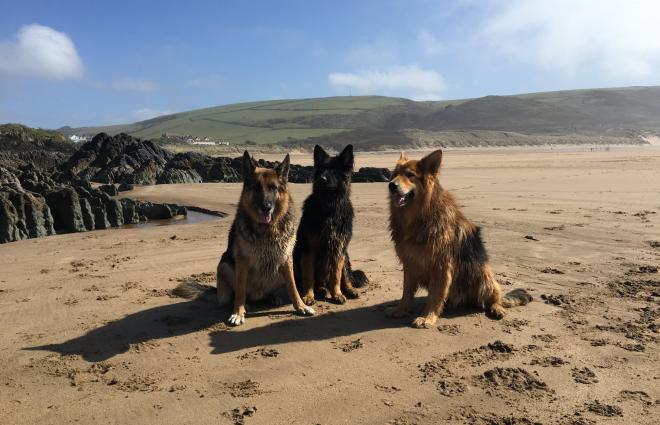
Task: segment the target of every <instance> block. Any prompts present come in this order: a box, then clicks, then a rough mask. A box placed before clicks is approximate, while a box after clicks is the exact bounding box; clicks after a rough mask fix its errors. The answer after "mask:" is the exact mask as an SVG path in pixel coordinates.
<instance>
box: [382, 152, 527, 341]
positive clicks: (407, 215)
mask: <svg viewBox="0 0 660 425" xmlns="http://www.w3.org/2000/svg"><path fill="white" fill-rule="evenodd" d="M441 162H442V151H441V150H437V151H435V152H432V153H430V154H429V155H427V156H425V157H424V158H422V159H421V160H419V161H415V160H408V158H407V157H406V155H405V154H404V153H401V156H400V158H399V161H398V162H397V164H396V168H395V169H394V172H393V173H392V178H391V180H390V183H389V192H390V230H391V234H392V240H393V241H394V246H395V250H396V253H397V255H398V257H399V259H400V260H401V262H402V263H403V296H402V298H401V301H400V302H399V304H398V305H397V306H395V307H391V308H389V309H388V310H387V312H386V313H387V315H388V316H390V317H403V316H405V315H406V314H408V313H409V312H410V309H411V307H412V304H413V300H414V296H415V292H416V291H417V289H418V288H420V287H421V288H425V289H427V290H428V299H427V302H426V308H425V309H424V312H423V314H422V315H421V316H420V317H417V318H416V319H415V320H414V321H413V323H412V325H413V326H414V327H417V328H422V327H429V326H431V325H433V324H434V323H435V322H436V320H437V319H438V317H439V316H440V315H441V314H442V311H443V310H444V308H445V306H446V305H451V306H479V307H481V308H483V309H484V310H485V311H486V314H488V315H489V316H490V317H492V318H495V319H501V318H502V317H504V315H505V310H504V308H505V307H507V308H508V307H513V306H516V305H524V304H527V303H528V302H530V301H531V299H532V297H531V296H530V295H529V294H528V293H527V292H526V291H524V290H515V291H512V292H510V293H509V294H507V295H506V296H504V297H503V296H502V295H501V289H500V285H499V283H497V280H496V279H495V276H494V274H493V271H492V270H491V268H490V265H489V264H488V254H487V253H486V248H485V247H484V245H483V242H482V241H481V236H480V231H479V230H480V229H479V227H478V226H476V225H474V224H473V223H472V222H470V221H469V220H468V219H467V218H466V217H465V216H464V215H463V214H462V213H461V211H460V210H459V208H458V205H457V204H456V201H455V200H454V198H453V197H452V196H451V195H450V194H449V193H448V192H446V191H445V190H444V189H443V188H442V186H441V185H440V183H439V181H438V173H439V170H440V164H441Z"/></svg>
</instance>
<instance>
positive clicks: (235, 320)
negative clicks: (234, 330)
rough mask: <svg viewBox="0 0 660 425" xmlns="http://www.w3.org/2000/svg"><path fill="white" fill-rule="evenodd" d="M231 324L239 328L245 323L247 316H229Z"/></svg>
mask: <svg viewBox="0 0 660 425" xmlns="http://www.w3.org/2000/svg"><path fill="white" fill-rule="evenodd" d="M228 322H229V324H230V325H232V326H239V325H242V324H243V323H245V315H243V314H232V315H231V316H229V320H228Z"/></svg>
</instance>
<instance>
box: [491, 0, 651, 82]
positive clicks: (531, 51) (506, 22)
mask: <svg viewBox="0 0 660 425" xmlns="http://www.w3.org/2000/svg"><path fill="white" fill-rule="evenodd" d="M495 9H496V11H495V13H493V14H491V17H490V18H488V19H487V20H486V22H485V24H484V27H483V28H482V30H481V31H480V34H479V39H480V40H481V41H482V42H484V43H485V44H486V45H487V46H488V47H489V48H493V49H494V51H496V52H497V53H500V54H503V55H505V56H507V57H508V58H509V59H510V60H512V61H515V62H521V63H527V64H531V65H533V66H535V67H537V68H539V69H543V70H547V71H552V72H561V73H562V74H564V75H566V76H569V77H572V76H575V75H577V74H580V73H581V72H583V73H593V72H594V70H596V71H597V72H602V73H605V74H606V75H609V76H614V77H627V78H636V77H644V76H649V75H652V74H654V73H657V70H658V67H659V65H660V25H658V22H659V21H660V2H658V1H656V0H629V1H625V2H623V1H619V0H578V1H573V0H555V1H546V0H512V1H507V2H501V3H499V2H498V3H495Z"/></svg>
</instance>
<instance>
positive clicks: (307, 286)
mask: <svg viewBox="0 0 660 425" xmlns="http://www.w3.org/2000/svg"><path fill="white" fill-rule="evenodd" d="M353 162H354V159H353V146H352V145H348V146H346V148H344V150H343V151H342V152H341V153H340V154H339V155H337V156H334V157H331V156H330V155H328V153H327V152H326V151H325V150H323V148H322V147H320V146H318V145H316V146H315V147H314V184H313V189H312V194H311V195H309V197H308V198H307V199H306V200H305V203H304V204H303V213H302V217H301V219H300V226H298V236H297V238H296V246H295V249H294V254H293V258H294V267H295V276H296V282H297V283H298V288H299V289H300V291H301V294H302V298H303V301H304V302H305V304H307V305H312V304H313V303H314V300H315V298H316V297H318V298H319V299H326V300H330V301H332V302H335V303H339V304H343V303H345V302H346V297H348V298H357V297H358V292H357V291H356V290H355V287H361V286H363V285H365V284H366V283H367V277H366V276H365V274H364V273H363V272H362V271H360V270H356V271H353V270H352V269H351V262H350V260H349V258H348V244H349V243H350V241H351V237H352V236H353V205H352V204H351V198H350V196H351V175H352V173H353Z"/></svg>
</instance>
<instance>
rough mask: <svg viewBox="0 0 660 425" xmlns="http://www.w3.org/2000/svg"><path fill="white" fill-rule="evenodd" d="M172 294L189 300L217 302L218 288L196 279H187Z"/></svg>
mask: <svg viewBox="0 0 660 425" xmlns="http://www.w3.org/2000/svg"><path fill="white" fill-rule="evenodd" d="M172 294H174V295H176V296H177V297H181V298H186V299H189V300H199V301H210V302H216V289H215V288H214V287H213V286H209V285H204V284H202V283H199V282H197V281H194V280H186V281H184V282H182V283H180V284H179V285H177V287H176V288H174V289H172Z"/></svg>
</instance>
